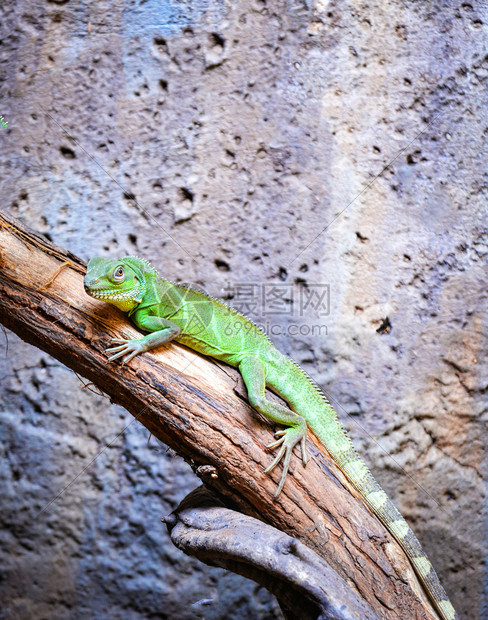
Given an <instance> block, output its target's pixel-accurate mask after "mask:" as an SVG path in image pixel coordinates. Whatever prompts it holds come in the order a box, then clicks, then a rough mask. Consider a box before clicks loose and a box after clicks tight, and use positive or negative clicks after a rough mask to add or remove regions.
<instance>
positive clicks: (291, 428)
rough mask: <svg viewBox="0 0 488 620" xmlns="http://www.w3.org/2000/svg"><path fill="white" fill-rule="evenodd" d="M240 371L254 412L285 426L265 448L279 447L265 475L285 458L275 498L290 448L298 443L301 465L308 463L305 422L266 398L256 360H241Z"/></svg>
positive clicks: (262, 366) (262, 368)
mask: <svg viewBox="0 0 488 620" xmlns="http://www.w3.org/2000/svg"><path fill="white" fill-rule="evenodd" d="M239 371H240V373H241V375H242V378H243V380H244V383H245V384H246V388H247V393H248V397H249V402H250V403H251V405H252V406H253V407H254V409H256V411H259V413H261V414H262V415H264V416H265V417H266V418H268V420H272V421H273V422H276V423H277V424H283V426H287V427H288V428H286V429H284V430H282V431H278V432H277V433H275V437H279V438H280V439H278V440H277V441H274V442H273V443H271V444H269V446H267V447H268V448H276V447H278V446H281V448H280V450H279V452H278V454H277V456H276V458H275V459H274V461H273V462H272V463H271V465H270V466H269V467H267V468H266V469H265V470H264V471H265V473H269V472H270V471H271V470H272V469H274V468H275V467H276V466H277V465H278V463H279V462H280V461H281V460H282V459H284V460H283V473H282V474H281V479H280V483H279V485H278V488H277V489H276V493H275V495H274V497H275V498H277V497H278V495H279V494H280V493H281V490H282V489H283V485H284V484H285V480H286V475H287V473H288V468H289V466H290V459H291V455H292V453H293V448H294V447H295V446H296V444H297V443H299V442H300V446H301V449H302V461H303V464H304V465H306V464H307V454H306V451H305V440H306V437H307V423H306V421H305V419H304V418H303V417H302V416H301V415H298V413H295V412H294V411H292V410H291V409H288V407H284V406H283V405H280V404H278V403H275V402H273V401H271V400H268V399H267V398H266V366H265V363H264V362H262V361H261V360H260V359H259V358H258V357H253V356H249V357H246V358H244V359H243V360H242V362H241V363H240V364H239Z"/></svg>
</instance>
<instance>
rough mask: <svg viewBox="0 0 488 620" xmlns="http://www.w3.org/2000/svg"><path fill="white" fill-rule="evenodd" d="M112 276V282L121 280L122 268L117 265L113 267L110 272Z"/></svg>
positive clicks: (123, 273) (123, 274)
mask: <svg viewBox="0 0 488 620" xmlns="http://www.w3.org/2000/svg"><path fill="white" fill-rule="evenodd" d="M112 278H113V280H114V282H122V280H123V279H124V278H125V272H124V268H123V267H117V269H115V271H114V272H113V274H112Z"/></svg>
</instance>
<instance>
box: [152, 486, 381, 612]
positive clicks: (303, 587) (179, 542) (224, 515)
mask: <svg viewBox="0 0 488 620" xmlns="http://www.w3.org/2000/svg"><path fill="white" fill-rule="evenodd" d="M163 520H164V522H165V523H166V525H167V527H168V531H169V533H170V536H171V540H172V541H173V543H174V544H175V546H176V547H178V549H182V550H183V551H184V552H185V553H187V554H188V555H192V556H194V557H197V558H198V559H199V560H201V561H202V562H205V564H209V565H210V566H219V567H221V568H226V569H227V570H230V571H232V572H234V573H238V574H240V575H243V576H244V577H248V578H249V579H253V580H254V581H256V582H257V583H259V584H261V585H263V586H264V587H265V588H267V589H268V590H269V591H270V592H272V593H273V594H274V595H275V596H276V598H277V599H278V602H279V603H280V606H281V609H282V610H283V613H284V615H285V618H286V619H287V620H295V619H296V618H300V620H326V619H327V620H353V619H354V618H361V620H380V619H379V617H378V616H377V615H376V614H375V613H374V611H373V610H372V609H371V607H369V605H367V604H366V603H365V602H364V601H363V600H362V599H361V598H360V596H359V594H358V593H357V592H356V591H355V590H353V589H352V588H351V587H350V586H349V585H348V584H347V583H346V582H345V580H344V579H341V578H340V577H339V575H338V574H337V573H336V572H335V571H333V570H332V569H331V568H330V566H329V565H328V564H327V563H326V562H325V560H324V559H323V558H321V557H319V555H318V554H316V553H314V552H313V551H312V550H311V549H309V548H308V547H307V546H305V545H304V544H303V543H301V542H300V541H298V540H297V539H296V538H292V537H291V536H288V535H287V534H284V533H283V532H280V530H277V529H276V528H274V527H272V526H271V525H268V524H267V523H263V522H262V521H258V520H257V519H254V518H253V517H249V516H247V515H243V514H242V513H240V512H236V511H235V510H229V508H226V507H225V506H224V505H223V504H222V502H220V501H219V499H218V498H217V497H216V496H215V495H214V494H213V493H212V492H210V491H209V490H208V489H206V488H205V487H203V486H201V487H199V488H198V489H195V490H194V491H192V492H191V493H190V494H189V495H187V496H186V497H185V499H184V500H183V501H182V502H181V504H180V505H179V506H178V508H177V509H176V510H175V511H174V512H173V513H172V514H171V515H169V516H168V517H166V518H164V519H163Z"/></svg>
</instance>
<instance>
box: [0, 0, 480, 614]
mask: <svg viewBox="0 0 488 620" xmlns="http://www.w3.org/2000/svg"><path fill="white" fill-rule="evenodd" d="M0 29H1V45H0V114H2V115H3V116H4V117H5V119H6V120H7V121H8V129H1V128H0V170H1V173H0V196H1V207H0V208H2V209H5V210H6V211H7V212H9V213H11V214H12V215H15V216H17V217H19V218H20V219H21V220H22V221H24V222H25V223H26V224H28V225H29V226H31V227H32V228H34V229H36V230H38V231H40V232H43V233H44V234H46V235H47V236H49V238H51V239H52V240H53V241H55V242H56V243H58V244H60V245H63V246H65V247H67V248H69V249H70V250H72V251H73V252H75V253H77V254H79V255H80V256H82V257H83V258H85V259H88V258H89V257H91V256H93V255H97V254H102V255H113V256H115V255H123V254H138V255H141V256H144V257H146V258H148V259H150V260H151V262H152V263H153V264H154V265H156V266H158V267H159V268H160V271H161V272H162V273H164V274H165V275H166V276H167V277H169V278H171V279H174V280H178V281H179V280H182V281H185V282H192V283H194V284H197V285H199V286H203V287H204V288H206V289H207V290H208V291H209V292H210V293H212V294H213V295H216V296H227V297H228V298H229V299H231V300H233V301H234V303H235V304H237V305H238V304H241V307H243V306H242V304H244V302H245V303H246V304H247V305H248V310H249V309H250V310H255V311H256V315H255V318H256V319H257V320H259V321H261V322H262V323H263V324H264V325H265V327H266V328H267V329H268V331H270V332H272V334H271V335H272V338H273V339H274V341H275V342H276V343H277V344H278V346H280V347H281V349H282V350H283V351H284V352H286V353H289V354H290V355H291V356H292V357H294V359H296V360H297V361H298V362H299V363H301V364H302V365H303V366H304V367H305V368H306V370H307V371H308V372H309V373H310V374H311V375H312V376H313V377H314V378H315V379H316V380H317V381H318V382H319V383H320V384H321V385H323V386H324V388H325V389H326V391H327V392H328V393H329V394H330V397H331V399H332V402H333V404H334V405H335V406H336V408H337V410H338V413H339V415H340V416H341V418H342V419H343V420H344V422H345V424H346V426H347V427H348V428H349V429H350V432H351V435H352V436H353V438H354V440H355V443H356V445H357V447H358V448H359V450H360V452H361V453H362V454H363V455H364V457H365V459H366V460H367V462H368V463H369V464H370V466H371V468H372V470H373V472H374V473H375V475H376V477H377V478H378V479H379V481H380V482H381V483H382V485H383V486H384V488H385V489H386V490H387V492H388V493H389V494H390V496H391V497H392V498H393V499H394V500H395V501H396V503H397V505H398V506H399V508H400V510H401V511H402V513H403V514H404V515H405V517H406V518H407V519H408V520H409V521H410V523H411V524H412V526H413V527H414V530H415V531H416V533H417V534H418V536H419V538H420V539H421V541H422V543H423V545H424V547H425V549H426V551H427V553H428V555H429V556H430V558H431V559H432V561H433V563H434V565H435V566H436V568H437V570H438V572H439V575H440V577H441V579H442V581H443V583H444V584H445V586H446V589H447V590H448V592H449V593H450V595H451V598H452V600H453V603H454V604H455V605H456V607H457V608H458V610H459V612H460V614H461V617H462V618H469V619H473V618H483V617H486V616H487V615H488V606H487V600H486V592H485V587H486V583H487V576H486V568H485V558H486V552H487V549H486V547H487V540H486V535H487V531H486V523H487V519H486V511H485V497H486V484H485V480H486V463H487V451H486V450H487V449H486V443H487V434H488V433H487V426H486V425H487V418H488V414H487V402H486V388H487V385H488V379H487V377H488V373H487V371H486V366H487V354H486V351H487V347H486V345H487V338H486V334H487V329H486V318H487V317H486V297H487V293H486V257H487V244H488V239H487V209H486V199H487V187H488V182H487V176H486V159H487V156H488V152H487V151H488V149H487V146H486V135H487V133H488V112H487V107H486V88H487V76H488V56H487V55H486V49H487V44H488V33H487V31H488V9H487V8H486V6H484V4H483V3H472V4H469V3H465V2H461V1H456V0H445V1H442V0H434V1H432V2H423V3H415V2H405V1H402V0H390V1H389V2H382V1H380V0H372V1H368V2H366V1H361V0H359V1H354V2H353V1H352V0H341V1H334V0H331V1H329V2H328V1H326V0H314V1H311V0H309V1H300V0H287V1H285V0H282V1H276V2H271V1H266V0H241V1H239V2H235V1H230V0H228V1H223V0H221V1H210V0H195V1H192V2H190V1H188V2H177V1H176V0H170V1H166V2H161V1H160V0H146V1H143V0H137V1H132V2H131V1H129V0H125V1H124V2H121V1H113V2H109V1H108V0H100V1H98V2H96V3H89V2H76V1H75V0H51V1H44V0H18V1H16V2H14V1H13V0H6V2H3V3H2V5H1V6H0ZM272 283H274V284H275V286H274V288H273V287H272V286H271V285H272ZM244 285H247V288H245V286H244ZM250 285H252V286H250ZM320 285H327V286H328V287H329V292H330V303H329V304H326V303H325V301H324V299H326V298H324V299H322V302H323V303H321V304H318V298H319V297H320V296H321V295H322V293H323V292H324V291H326V288H325V287H324V286H320ZM246 291H247V293H246ZM249 291H251V292H252V295H251V297H252V299H249ZM258 293H260V294H262V295H263V296H264V297H263V298H261V299H264V301H265V302H266V303H265V304H264V305H263V304H262V303H259V298H258ZM246 294H247V297H246ZM273 295H274V296H275V297H274V298H273ZM272 299H274V305H273V303H271V301H270V300H272ZM251 302H252V304H254V302H256V304H255V305H256V308H254V305H253V307H252V308H251V307H249V303H251ZM243 309H244V307H243ZM272 311H274V312H272ZM2 351H3V352H2V356H1V361H0V376H1V377H2V381H1V386H0V389H1V394H2V400H1V402H2V405H1V412H0V429H1V430H0V441H1V446H2V447H1V449H2V461H1V468H2V475H1V477H0V494H1V497H2V511H1V513H0V514H1V516H0V522H1V526H2V527H1V531H0V566H1V567H2V568H1V574H2V581H1V582H0V600H2V607H3V614H4V617H6V618H22V619H23V618H32V617H35V618H48V617H49V618H78V617H80V618H81V617H84V618H85V617H98V618H124V619H125V618H134V619H136V618H137V619H140V618H149V617H163V618H198V617H205V618H207V619H210V618H230V617H232V618H274V617H279V612H278V610H277V606H276V603H275V602H274V601H273V600H272V598H271V597H269V596H268V595H267V593H266V592H265V591H263V590H262V589H260V588H258V587H256V586H254V584H252V583H250V582H246V581H244V580H242V579H240V578H237V577H235V576H232V575H228V574H225V573H223V571H219V570H211V569H209V568H207V567H205V566H202V565H200V564H198V563H197V562H196V561H192V560H190V559H188V558H186V557H184V556H182V554H181V553H180V552H179V551H177V550H176V549H174V548H173V547H172V546H171V543H170V542H169V539H168V537H167V536H166V533H165V530H164V527H163V526H162V525H161V524H160V521H159V520H160V517H161V516H162V515H164V514H167V513H168V512H169V511H170V510H171V509H172V508H174V507H175V506H176V505H177V504H178V502H179V501H180V500H181V499H182V498H183V497H184V496H185V494H186V493H187V492H188V491H189V490H190V489H191V488H192V487H193V486H195V485H196V479H195V478H194V476H193V474H192V473H191V471H190V469H189V467H188V466H186V465H185V464H184V463H183V462H182V461H181V460H180V459H179V458H178V457H175V456H174V455H169V454H167V453H166V452H165V450H164V448H163V447H161V446H159V445H155V444H151V443H150V444H149V445H148V437H147V432H146V431H145V429H144V428H142V427H141V426H139V425H138V424H137V422H133V421H132V420H133V419H132V417H131V416H130V415H129V414H127V413H126V412H124V411H123V410H121V409H119V408H117V407H114V406H111V405H110V403H109V402H108V401H107V399H105V398H103V397H102V396H100V395H97V394H94V393H92V392H91V391H90V390H89V389H83V387H82V382H81V381H79V380H78V379H77V377H75V376H74V375H73V373H72V372H71V371H69V370H67V369H65V368H64V367H62V366H61V365H60V364H58V363H57V362H54V361H53V360H52V359H50V358H48V357H47V356H46V355H44V354H42V353H41V352H39V351H38V350H36V349H34V348H32V347H28V346H27V345H25V344H23V343H22V342H21V341H20V340H19V339H18V338H16V337H15V336H13V335H12V334H9V337H8V351H7V344H6V339H5V338H2ZM97 455H99V456H98V458H96V460H94V459H95V457H96V456H97ZM67 485H69V486H67ZM58 495H59V497H58ZM54 498H56V499H55V501H53V503H51V504H49V502H51V500H53V499H54ZM48 504H49V506H48V508H47V509H46V510H45V511H44V512H43V513H41V514H40V515H38V513H39V510H41V508H43V507H45V506H46V505H48ZM204 599H212V602H207V603H205V602H203V603H200V604H196V605H195V603H197V602H198V601H202V600H204Z"/></svg>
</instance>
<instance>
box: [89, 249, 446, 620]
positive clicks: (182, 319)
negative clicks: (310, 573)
mask: <svg viewBox="0 0 488 620" xmlns="http://www.w3.org/2000/svg"><path fill="white" fill-rule="evenodd" d="M85 290H86V292H87V293H88V294H89V295H91V296H92V297H94V298H95V299H101V300H103V301H106V302H108V303H110V304H113V305H114V306H117V307H118V308H119V309H120V310H122V311H124V312H127V313H128V314H129V316H130V318H131V319H132V321H133V322H134V323H135V324H136V326H137V327H139V328H140V329H141V330H142V331H144V332H149V333H148V335H146V336H144V337H143V338H138V339H125V338H114V339H113V341H114V344H115V345H116V346H113V347H111V348H109V349H107V352H108V353H110V354H112V355H111V357H110V358H109V361H112V360H115V359H118V358H120V357H123V363H127V362H129V361H130V360H131V359H132V358H133V357H135V356H136V355H138V354H139V353H143V352H145V351H149V350H151V349H153V348H154V347H157V346H159V345H161V344H163V343H165V342H169V341H170V340H176V341H177V342H180V343H182V344H184V345H186V346H188V347H190V348H192V349H194V350H195V351H198V352H200V353H203V354H204V355H208V356H210V357H213V358H216V359H218V360H222V361H223V362H226V363H227V364H230V365H231V366H235V367H237V368H238V369H239V371H240V373H241V375H242V378H243V380H244V383H245V384H246V388H247V391H248V396H249V402H250V403H251V405H252V406H253V407H254V409H256V410H257V411H259V413H261V414H263V415H264V416H265V417H266V418H268V419H269V420H272V421H273V422H275V423H277V424H281V425H283V426H285V427H286V428H285V429H284V430H280V431H278V432H277V433H276V437H277V440H276V441H274V442H273V443H271V444H270V445H269V446H268V448H277V447H279V448H280V449H279V451H278V454H277V456H276V458H275V459H274V460H273V462H272V463H271V464H270V466H269V467H268V468H267V469H266V470H265V471H266V472H270V471H271V470H272V469H274V468H275V467H276V466H277V465H278V464H279V463H280V462H281V461H283V473H282V475H281V479H280V482H279V485H278V488H277V490H276V494H275V497H277V496H278V495H279V493H280V492H281V490H282V488H283V485H284V483H285V479H286V475H287V472H288V467H289V464H290V458H291V455H292V452H293V449H294V447H295V446H296V445H297V444H299V445H300V448H301V455H302V461H303V464H304V465H305V464H306V462H307V455H306V451H305V441H306V436H307V428H310V429H311V430H312V432H313V433H314V434H315V435H316V436H317V437H318V438H319V440H320V441H321V442H322V443H323V444H324V446H325V447H326V448H327V451H328V452H329V454H330V455H331V457H332V458H333V460H334V461H335V463H336V464H337V465H338V466H339V467H340V469H341V470H342V471H343V472H344V474H345V475H346V476H347V478H348V479H349V481H350V482H351V483H352V485H353V486H354V487H355V488H356V489H357V491H358V492H359V493H360V494H361V496H362V497H363V498H364V500H365V502H366V504H367V505H368V506H369V507H370V509H371V510H372V511H373V512H374V514H376V515H377V516H378V518H379V519H380V520H381V521H382V523H383V524H384V525H385V526H386V527H387V528H388V530H389V531H390V532H391V534H392V535H393V536H394V537H395V538H396V540H397V541H398V542H399V543H400V545H401V546H402V548H403V549H404V551H405V552H406V554H407V556H408V557H409V559H410V562H411V563H412V565H413V567H414V569H415V571H416V573H417V575H418V576H419V578H420V580H421V582H422V583H423V584H424V586H425V588H426V590H427V592H428V593H429V595H430V597H431V599H432V601H433V603H434V604H435V606H436V608H437V610H438V612H439V614H440V615H441V617H442V618H443V620H455V619H456V618H458V616H457V614H456V612H455V610H454V607H453V606H452V604H451V603H450V601H449V599H448V597H447V595H446V593H445V591H444V588H443V587H442V585H441V583H440V581H439V578H438V577H437V574H436V573H435V571H434V568H433V566H432V564H431V563H430V561H429V559H428V558H427V556H426V554H425V553H424V551H423V550H422V548H421V546H420V543H419V541H418V540H417V538H416V537H415V535H414V533H413V532H412V530H411V529H410V527H409V526H408V525H407V523H406V521H405V519H404V518H403V517H402V515H401V514H400V512H399V511H398V510H397V509H396V508H395V506H394V504H393V503H392V501H391V500H390V499H389V498H388V496H387V495H386V493H385V492H384V491H383V489H382V488H381V487H380V486H379V484H378V483H377V482H376V480H375V479H374V478H373V475H372V474H371V472H370V471H369V469H368V468H367V466H366V465H365V463H364V462H363V461H362V459H361V458H360V457H359V455H358V453H357V452H356V450H355V449H354V447H353V445H352V443H351V440H350V439H349V437H348V436H347V435H346V433H345V431H344V429H343V427H342V424H341V423H340V421H339V420H338V419H337V415H336V413H335V411H334V409H333V408H332V407H331V406H330V404H329V403H328V401H327V400H326V398H325V396H324V395H323V394H322V392H321V391H320V389H319V388H318V387H317V385H316V384H315V383H314V382H313V381H312V379H311V378H310V377H309V376H308V375H307V374H306V373H305V371H303V370H302V369H301V368H300V367H299V366H298V365H297V364H296V363H295V362H293V361H292V360H291V359H290V358H288V357H286V356H285V355H283V354H282V353H280V352H279V351H278V350H277V349H276V348H275V347H274V346H273V344H272V343H271V341H270V340H269V339H268V337H267V336H266V335H265V334H264V333H263V332H262V331H261V330H260V329H259V328H258V327H257V326H256V325H255V324H254V323H253V322H252V321H250V320H249V319H247V318H246V317H244V316H243V315H241V314H239V313H238V312H236V311H235V310H233V309H232V308H230V307H229V306H227V305H226V304H225V303H223V302H221V301H219V300H217V299H214V298H212V297H209V296H208V295H205V294H204V293H202V292H200V291H197V290H195V289H192V288H189V287H185V286H180V285H177V284H174V283H173V282H170V281H169V280H164V279H162V278H160V277H159V276H158V274H157V273H156V271H155V270H154V269H153V268H152V267H151V265H150V264H149V263H148V262H146V261H144V260H142V259H140V258H136V257H132V256H127V257H125V258H121V259H119V260H117V259H107V258H99V257H95V258H92V259H91V260H90V262H89V263H88V268H87V274H86V277H85ZM266 387H268V388H270V389H271V390H273V391H274V392H276V393H277V394H278V395H279V396H281V397H282V398H283V399H284V400H285V401H286V402H287V403H288V404H289V407H285V406H283V405H280V404H278V403H275V402H272V401H271V400H269V399H267V398H266Z"/></svg>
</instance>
